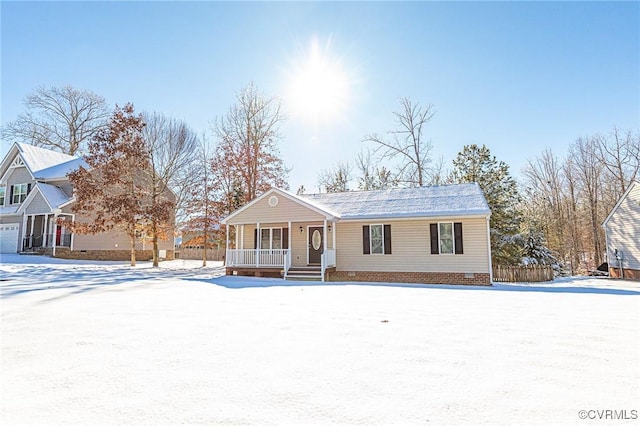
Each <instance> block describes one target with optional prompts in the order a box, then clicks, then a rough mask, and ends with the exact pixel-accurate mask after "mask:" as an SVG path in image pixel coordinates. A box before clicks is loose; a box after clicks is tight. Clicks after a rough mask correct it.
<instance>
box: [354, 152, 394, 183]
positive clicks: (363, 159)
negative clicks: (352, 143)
mask: <svg viewBox="0 0 640 426" xmlns="http://www.w3.org/2000/svg"><path fill="white" fill-rule="evenodd" d="M356 167H357V169H358V171H359V172H360V176H359V177H358V189H360V190H362V191H372V190H377V189H390V188H395V187H397V186H398V182H397V181H396V180H395V179H394V178H393V176H392V174H391V170H389V169H387V168H386V167H385V166H382V167H378V166H375V165H374V164H373V159H372V155H371V151H370V150H367V151H360V152H359V153H358V156H357V157H356Z"/></svg>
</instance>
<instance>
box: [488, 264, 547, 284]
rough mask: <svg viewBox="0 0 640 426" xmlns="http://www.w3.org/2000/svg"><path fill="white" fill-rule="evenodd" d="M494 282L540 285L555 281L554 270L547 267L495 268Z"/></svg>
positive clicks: (498, 266)
mask: <svg viewBox="0 0 640 426" xmlns="http://www.w3.org/2000/svg"><path fill="white" fill-rule="evenodd" d="M493 281H496V282H506V283H539V282H543V281H553V269H552V268H551V266H547V265H527V266H500V265H496V266H494V267H493Z"/></svg>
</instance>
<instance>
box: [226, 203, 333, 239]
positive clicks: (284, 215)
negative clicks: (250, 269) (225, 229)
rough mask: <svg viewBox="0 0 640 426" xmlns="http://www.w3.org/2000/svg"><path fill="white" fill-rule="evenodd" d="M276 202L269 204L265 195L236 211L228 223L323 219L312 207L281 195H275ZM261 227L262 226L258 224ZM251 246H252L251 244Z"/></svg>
mask: <svg viewBox="0 0 640 426" xmlns="http://www.w3.org/2000/svg"><path fill="white" fill-rule="evenodd" d="M277 197H278V204H277V205H276V206H273V207H272V206H270V205H269V198H270V197H266V198H263V199H262V200H259V201H258V202H256V203H255V204H254V205H252V206H250V207H249V208H247V209H246V210H244V211H242V212H240V213H238V214H237V215H236V216H234V217H233V218H231V219H230V220H229V222H228V224H229V225H239V224H256V223H260V224H262V223H264V224H267V223H269V224H272V223H282V222H285V223H286V222H288V221H289V220H292V219H293V220H295V221H296V222H312V221H318V220H324V216H323V215H321V214H320V213H317V212H315V211H313V210H312V209H310V208H308V207H306V206H304V205H302V204H300V203H296V202H294V201H292V200H290V199H288V198H286V197H284V196H283V195H279V194H278V195H277ZM260 227H262V226H260ZM252 247H253V246H252Z"/></svg>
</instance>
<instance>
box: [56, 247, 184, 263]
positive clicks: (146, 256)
mask: <svg viewBox="0 0 640 426" xmlns="http://www.w3.org/2000/svg"><path fill="white" fill-rule="evenodd" d="M51 254H53V253H51ZM173 256H174V253H173V250H167V257H166V260H173V259H174V257H173ZM55 257H59V258H61V259H88V260H125V261H128V260H130V259H131V250H69V249H68V248H56V256H55ZM152 259H153V250H136V260H152Z"/></svg>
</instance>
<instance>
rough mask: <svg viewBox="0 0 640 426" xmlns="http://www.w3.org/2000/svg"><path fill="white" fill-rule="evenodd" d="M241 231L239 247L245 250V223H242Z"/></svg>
mask: <svg viewBox="0 0 640 426" xmlns="http://www.w3.org/2000/svg"><path fill="white" fill-rule="evenodd" d="M240 231H241V235H240V244H239V245H238V248H239V249H240V250H244V225H240Z"/></svg>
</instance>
